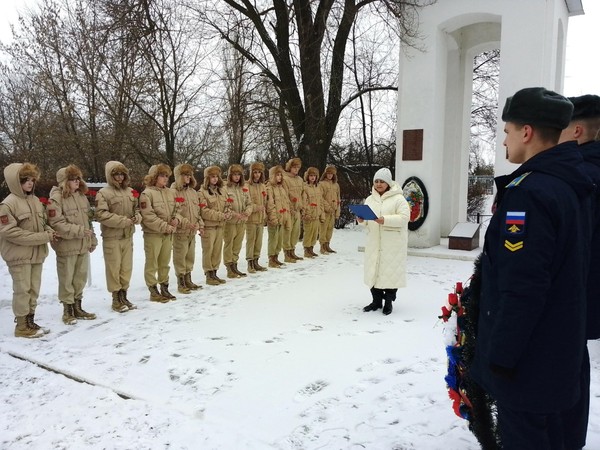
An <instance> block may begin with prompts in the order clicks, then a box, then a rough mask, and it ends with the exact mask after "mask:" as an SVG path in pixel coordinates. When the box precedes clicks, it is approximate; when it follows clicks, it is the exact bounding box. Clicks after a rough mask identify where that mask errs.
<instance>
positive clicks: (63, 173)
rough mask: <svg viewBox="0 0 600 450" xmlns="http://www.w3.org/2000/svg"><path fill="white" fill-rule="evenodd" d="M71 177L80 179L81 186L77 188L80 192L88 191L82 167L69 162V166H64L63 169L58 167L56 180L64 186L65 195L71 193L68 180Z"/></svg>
mask: <svg viewBox="0 0 600 450" xmlns="http://www.w3.org/2000/svg"><path fill="white" fill-rule="evenodd" d="M69 178H79V179H80V182H79V187H78V188H77V190H78V191H79V192H81V193H82V194H85V193H86V192H87V191H88V189H87V184H85V180H84V179H83V173H81V169H79V167H77V166H76V165H74V164H69V165H68V166H67V167H62V168H61V169H58V172H56V181H57V182H58V185H59V186H62V191H63V196H64V197H68V196H69V195H71V190H70V188H69V187H68V185H67V180H68V179H69Z"/></svg>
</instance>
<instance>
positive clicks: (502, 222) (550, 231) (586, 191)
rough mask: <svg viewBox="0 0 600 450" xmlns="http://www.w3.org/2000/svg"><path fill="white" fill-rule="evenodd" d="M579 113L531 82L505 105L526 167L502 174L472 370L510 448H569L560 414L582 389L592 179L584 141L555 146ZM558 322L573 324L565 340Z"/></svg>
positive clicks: (512, 154) (511, 144)
mask: <svg viewBox="0 0 600 450" xmlns="http://www.w3.org/2000/svg"><path fill="white" fill-rule="evenodd" d="M572 111H573V105H572V104H571V102H569V101H568V100H567V99H566V98H565V97H563V96H561V95H558V94H556V93H555V92H552V91H548V90H546V89H544V88H527V89H522V90H520V91H518V92H517V93H516V94H514V96H512V97H510V98H508V99H507V100H506V104H505V106H504V110H503V113H502V120H503V121H504V122H506V124H505V127H504V132H505V133H506V137H505V140H504V146H505V147H506V149H507V152H508V159H509V161H510V162H512V163H516V164H521V166H520V167H519V168H518V169H517V170H515V171H514V172H513V173H512V174H510V175H508V176H505V177H502V178H501V179H500V180H498V179H497V185H498V186H499V191H498V206H497V210H496V212H495V214H494V215H493V217H492V219H491V220H490V224H489V227H488V230H487V233H486V236H485V243H484V248H483V254H482V265H481V293H480V304H479V318H478V321H479V323H478V331H477V341H476V348H475V358H474V361H473V364H472V367H471V368H470V373H471V375H472V377H473V379H474V380H475V381H476V382H477V383H478V384H479V385H480V386H481V387H482V388H483V389H484V390H485V391H486V392H487V393H488V394H489V395H490V396H491V397H492V398H493V399H494V400H495V401H496V406H497V413H498V415H497V417H498V428H499V432H500V437H501V440H502V445H503V448H504V449H505V450H516V449H518V450H529V449H531V450H534V449H535V450H546V449H554V448H560V447H556V445H557V443H560V442H561V441H562V436H561V434H562V432H561V423H560V422H561V419H560V412H561V411H564V410H566V409H568V408H570V407H572V406H573V404H574V403H575V402H576V400H577V398H578V396H579V378H580V370H581V362H582V357H583V348H584V343H585V280H586V273H587V263H588V260H589V250H588V249H589V239H590V230H589V228H590V223H589V221H590V201H591V197H590V192H591V190H592V189H593V184H592V183H591V181H590V180H589V178H588V177H587V176H586V175H585V174H584V173H583V171H582V163H583V158H582V157H581V155H580V153H579V152H578V151H577V149H576V143H574V142H567V143H564V144H561V145H556V143H557V142H558V139H559V136H560V133H561V130H562V129H564V128H565V127H566V126H567V125H568V124H569V120H570V118H571V113H572ZM557 323H559V324H560V325H559V326H560V329H562V330H568V331H567V332H564V333H560V337H559V338H557V334H556V332H557Z"/></svg>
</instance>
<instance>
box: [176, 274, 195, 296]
mask: <svg viewBox="0 0 600 450" xmlns="http://www.w3.org/2000/svg"><path fill="white" fill-rule="evenodd" d="M177 292H179V293H180V294H189V293H190V292H192V291H191V290H190V288H188V287H187V285H186V284H185V275H184V274H181V275H177Z"/></svg>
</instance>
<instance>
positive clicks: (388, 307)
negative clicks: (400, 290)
mask: <svg viewBox="0 0 600 450" xmlns="http://www.w3.org/2000/svg"><path fill="white" fill-rule="evenodd" d="M396 291H397V289H386V291H385V295H384V297H385V305H384V306H383V314H385V315H386V316H387V315H389V314H391V313H392V309H393V308H392V302H393V301H394V300H396Z"/></svg>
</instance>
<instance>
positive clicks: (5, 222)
mask: <svg viewBox="0 0 600 450" xmlns="http://www.w3.org/2000/svg"><path fill="white" fill-rule="evenodd" d="M0 223H2V225H6V224H7V223H8V216H2V217H0Z"/></svg>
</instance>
